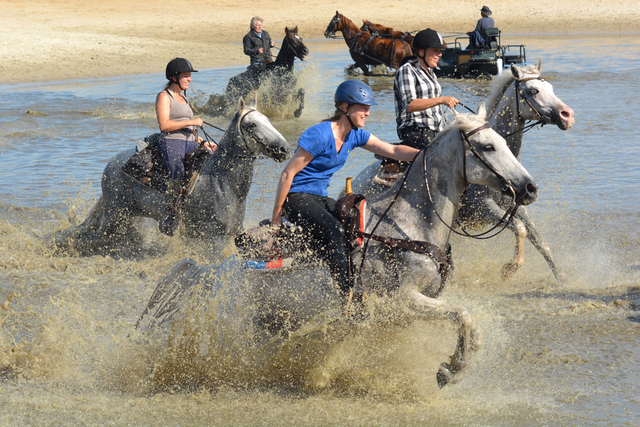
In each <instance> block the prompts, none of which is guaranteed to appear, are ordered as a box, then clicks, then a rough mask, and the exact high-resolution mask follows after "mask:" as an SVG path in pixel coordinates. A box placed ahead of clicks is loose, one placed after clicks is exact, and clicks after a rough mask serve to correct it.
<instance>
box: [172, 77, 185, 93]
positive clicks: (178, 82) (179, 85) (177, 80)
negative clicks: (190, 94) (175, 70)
mask: <svg viewBox="0 0 640 427" xmlns="http://www.w3.org/2000/svg"><path fill="white" fill-rule="evenodd" d="M175 78H176V79H175V81H173V80H172V82H173V83H175V84H177V85H178V87H179V88H180V90H181V91H183V92H184V94H185V96H186V95H187V90H186V89H182V85H181V84H180V79H179V78H178V75H177V74H176V75H175Z"/></svg>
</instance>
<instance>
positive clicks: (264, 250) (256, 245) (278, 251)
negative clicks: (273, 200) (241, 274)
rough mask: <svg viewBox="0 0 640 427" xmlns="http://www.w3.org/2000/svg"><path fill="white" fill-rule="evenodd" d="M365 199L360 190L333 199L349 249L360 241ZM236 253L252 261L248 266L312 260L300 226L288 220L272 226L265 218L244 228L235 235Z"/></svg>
mask: <svg viewBox="0 0 640 427" xmlns="http://www.w3.org/2000/svg"><path fill="white" fill-rule="evenodd" d="M365 203H366V199H365V197H364V196H363V195H361V194H350V195H347V196H344V197H342V198H340V199H338V201H337V202H336V216H337V219H338V220H339V221H340V222H341V224H342V226H343V228H344V230H345V235H346V238H347V241H348V242H349V246H350V249H351V253H352V254H353V253H355V252H357V251H358V250H359V248H360V246H361V245H362V241H363V238H362V236H358V233H359V232H361V231H362V230H363V227H364V223H365V222H364V220H365V218H364V207H365ZM235 244H236V248H237V249H238V252H239V254H240V255H241V256H242V257H243V258H245V259H249V260H252V261H253V262H252V263H251V264H250V265H249V266H248V267H247V268H256V269H272V268H282V267H289V266H295V265H305V264H309V263H312V262H313V261H312V259H311V258H312V254H313V251H312V250H310V249H311V248H310V246H309V241H308V238H307V237H306V235H305V234H304V233H303V232H302V231H301V229H300V228H299V227H297V226H295V225H293V224H291V223H290V222H288V221H284V222H283V224H282V226H281V227H280V228H275V227H271V222H270V220H268V219H265V220H263V221H261V222H260V224H259V225H258V226H257V227H254V228H251V229H249V230H246V231H244V232H243V233H241V234H240V235H238V236H237V237H236V238H235Z"/></svg>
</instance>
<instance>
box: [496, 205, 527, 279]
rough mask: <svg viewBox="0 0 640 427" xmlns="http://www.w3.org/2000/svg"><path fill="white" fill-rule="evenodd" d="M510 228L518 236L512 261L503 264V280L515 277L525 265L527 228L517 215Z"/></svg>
mask: <svg viewBox="0 0 640 427" xmlns="http://www.w3.org/2000/svg"><path fill="white" fill-rule="evenodd" d="M509 228H510V229H511V230H512V231H513V234H515V236H516V247H515V250H514V254H513V259H512V260H511V262H508V263H506V264H505V265H504V266H502V269H501V274H500V275H501V276H502V279H503V280H507V279H509V278H511V277H513V275H514V274H516V272H517V271H518V269H520V267H522V266H523V265H524V241H525V239H526V237H527V229H526V227H525V226H524V224H523V223H522V221H520V220H519V219H517V218H516V217H514V218H513V220H512V223H511V224H509Z"/></svg>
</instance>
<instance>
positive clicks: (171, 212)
mask: <svg viewBox="0 0 640 427" xmlns="http://www.w3.org/2000/svg"><path fill="white" fill-rule="evenodd" d="M183 190H184V188H183V186H182V183H181V182H180V181H172V182H170V183H169V185H168V186H167V196H168V200H167V215H166V216H165V217H164V218H163V219H162V221H160V223H159V224H158V228H159V229H160V232H161V233H163V234H166V235H167V236H173V233H175V231H176V229H177V228H178V224H179V223H180V220H179V216H180V206H181V205H182V197H183Z"/></svg>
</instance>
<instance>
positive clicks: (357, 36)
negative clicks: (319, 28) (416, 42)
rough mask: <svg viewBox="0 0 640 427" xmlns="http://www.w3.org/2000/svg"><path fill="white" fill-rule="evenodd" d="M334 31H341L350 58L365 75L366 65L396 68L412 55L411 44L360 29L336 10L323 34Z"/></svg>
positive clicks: (332, 34)
mask: <svg viewBox="0 0 640 427" xmlns="http://www.w3.org/2000/svg"><path fill="white" fill-rule="evenodd" d="M336 31H342V35H343V36H344V40H345V42H346V43H347V46H348V47H349V53H350V54H351V58H353V60H354V61H355V63H356V66H357V67H359V68H360V69H361V70H362V72H363V73H364V75H365V76H370V75H371V72H370V71H369V68H368V67H367V65H386V66H387V67H390V68H394V69H397V68H398V67H399V66H400V63H401V62H402V59H403V58H404V57H405V56H410V55H412V51H411V45H410V44H409V43H407V42H406V41H405V40H399V39H390V38H382V37H379V36H376V35H374V34H371V33H370V32H368V31H360V29H359V28H358V27H357V26H356V24H354V23H353V22H352V21H351V20H349V19H348V18H346V17H345V16H344V15H341V14H339V13H338V11H336V15H335V16H334V17H333V19H332V20H331V22H329V25H328V26H327V29H326V30H325V32H324V36H325V37H333V36H335V33H336Z"/></svg>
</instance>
